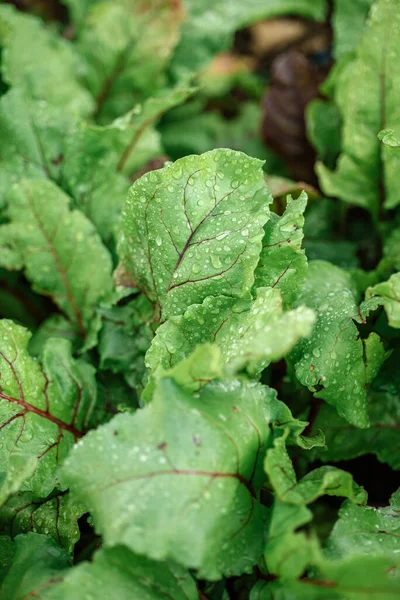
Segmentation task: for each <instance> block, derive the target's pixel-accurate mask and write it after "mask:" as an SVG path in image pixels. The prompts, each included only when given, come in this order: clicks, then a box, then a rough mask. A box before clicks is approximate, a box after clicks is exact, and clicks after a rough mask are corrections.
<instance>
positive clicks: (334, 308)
mask: <svg viewBox="0 0 400 600" xmlns="http://www.w3.org/2000/svg"><path fill="white" fill-rule="evenodd" d="M299 301H300V302H302V303H304V304H306V306H309V307H310V308H312V309H314V310H315V311H316V313H317V322H316V324H315V326H314V329H313V332H312V334H311V336H310V337H309V338H307V339H305V340H302V341H301V342H300V343H299V344H298V345H297V346H296V348H295V349H294V350H293V352H292V353H291V356H290V360H291V362H292V363H293V365H294V367H295V372H296V376H297V377H298V379H299V381H300V382H301V383H302V384H303V385H306V386H307V387H308V388H309V389H310V390H311V391H313V392H314V395H315V396H316V397H317V398H323V399H324V400H326V402H328V403H329V404H332V405H333V406H334V407H335V408H336V410H337V411H338V413H339V415H341V416H342V417H344V418H345V419H346V420H347V421H348V422H349V423H351V424H352V425H355V426H357V427H367V426H368V424H369V419H368V412H367V387H368V385H369V383H370V382H371V381H372V379H373V378H374V376H375V375H376V373H377V372H378V370H379V367H380V366H381V364H382V362H383V360H384V359H385V350H384V347H383V345H382V343H381V342H380V339H379V337H378V335H377V334H376V333H371V335H370V336H369V337H368V338H367V339H366V340H361V339H360V338H359V334H358V330H357V327H356V325H355V323H354V320H355V319H357V318H358V315H359V307H358V305H357V302H356V298H355V290H354V284H353V282H352V280H351V277H350V275H349V274H348V273H346V272H345V271H343V270H342V269H340V268H339V267H335V266H334V265H331V264H329V263H327V262H324V261H314V262H311V263H310V264H309V269H308V277H307V282H306V287H305V290H304V292H303V294H302V296H301V297H300V299H299Z"/></svg>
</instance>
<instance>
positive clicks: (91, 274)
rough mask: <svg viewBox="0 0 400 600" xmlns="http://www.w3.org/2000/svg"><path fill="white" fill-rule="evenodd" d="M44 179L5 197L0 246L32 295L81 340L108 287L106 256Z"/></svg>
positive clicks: (95, 237) (64, 197) (90, 229)
mask: <svg viewBox="0 0 400 600" xmlns="http://www.w3.org/2000/svg"><path fill="white" fill-rule="evenodd" d="M69 204H70V198H69V197H68V196H67V195H66V194H65V193H64V192H62V191H61V189H60V188H58V187H57V186H56V185H55V184H53V183H51V182H50V181H46V180H23V181H21V182H20V183H19V184H17V185H16V186H14V187H13V189H12V191H11V192H10V194H9V209H8V215H9V218H10V223H9V224H5V225H2V226H1V228H0V232H1V238H2V240H1V243H2V245H3V246H4V247H5V248H7V249H10V250H11V252H12V253H13V256H14V258H13V260H14V265H13V266H14V268H15V266H16V267H17V268H21V267H24V269H25V275H26V277H27V278H28V280H29V281H31V283H32V284H33V287H34V289H35V290H36V291H38V292H39V293H41V294H45V295H47V296H50V297H51V298H52V299H53V301H54V302H55V303H56V304H58V306H59V307H60V308H61V309H62V310H63V311H64V312H65V313H66V315H67V316H68V317H69V318H70V320H71V321H72V322H73V323H74V324H75V325H76V326H77V328H78V330H79V333H80V336H81V337H84V336H85V335H86V333H87V329H88V327H89V325H90V322H91V320H92V319H93V316H94V312H95V309H96V306H97V304H98V303H99V302H100V300H101V299H103V298H106V297H107V296H108V295H109V294H110V292H111V288H112V278H111V257H110V255H109V253H108V251H107V249H106V248H105V247H104V246H103V244H102V243H101V240H100V238H99V236H98V234H97V232H96V231H95V229H94V227H93V225H92V224H91V223H90V221H89V220H88V219H87V218H86V217H85V216H84V215H83V214H82V213H81V212H79V211H78V210H72V211H71V210H70V206H69Z"/></svg>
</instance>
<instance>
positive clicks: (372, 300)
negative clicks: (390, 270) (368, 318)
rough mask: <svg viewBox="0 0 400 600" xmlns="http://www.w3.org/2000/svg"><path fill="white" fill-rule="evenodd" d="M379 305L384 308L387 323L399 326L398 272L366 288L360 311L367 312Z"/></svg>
mask: <svg viewBox="0 0 400 600" xmlns="http://www.w3.org/2000/svg"><path fill="white" fill-rule="evenodd" d="M379 305H382V306H383V307H384V308H385V311H386V314H387V317H388V321H389V325H391V326H392V327H396V328H397V329H398V328H400V273H396V274H395V275H392V276H391V277H390V279H389V280H388V281H383V282H382V283H378V284H377V285H375V286H373V287H369V288H368V289H367V291H366V292H365V303H364V304H362V305H361V307H360V310H361V313H362V314H368V313H369V311H370V310H375V309H376V308H377V307H378V306H379Z"/></svg>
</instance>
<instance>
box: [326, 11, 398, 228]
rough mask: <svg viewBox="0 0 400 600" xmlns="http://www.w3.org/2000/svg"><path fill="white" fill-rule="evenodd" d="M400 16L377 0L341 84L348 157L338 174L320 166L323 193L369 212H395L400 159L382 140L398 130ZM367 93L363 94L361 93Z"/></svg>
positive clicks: (343, 158)
mask: <svg viewBox="0 0 400 600" xmlns="http://www.w3.org/2000/svg"><path fill="white" fill-rule="evenodd" d="M399 26H400V13H399V11H398V10H396V2H393V0H377V2H376V3H375V4H374V10H372V11H371V15H370V19H369V22H368V26H367V28H366V29H365V32H364V34H363V36H362V38H361V41H360V44H359V46H358V48H357V51H356V57H355V59H354V60H353V61H347V63H346V64H345V65H344V67H343V68H342V69H341V71H340V73H338V75H337V77H336V79H335V82H336V90H335V101H336V103H337V106H338V107H339V110H340V113H341V116H342V119H343V134H342V148H343V150H342V154H341V155H340V157H339V160H338V164H337V169H336V170H335V171H329V170H328V169H327V168H326V167H325V166H324V165H322V164H319V165H317V172H318V175H319V178H320V183H321V186H322V189H323V191H324V192H325V193H326V194H328V195H330V196H336V197H338V198H340V199H341V200H344V201H345V202H349V203H350V204H356V205H358V206H362V207H364V208H366V209H368V210H369V211H370V212H371V213H372V215H374V217H377V216H378V213H379V211H380V208H382V207H383V208H387V209H390V208H394V207H395V206H397V204H398V202H399V199H398V193H397V173H398V168H397V166H398V159H397V158H396V157H394V156H393V155H392V154H391V152H390V150H388V149H387V148H385V146H383V145H382V144H381V143H380V142H379V140H378V138H377V135H378V133H379V132H380V131H381V130H382V129H386V128H395V127H396V125H397V96H398V91H397V90H398V88H399V83H398V79H397V78H396V76H394V77H393V73H396V65H397V63H398V57H399V46H398V44H397V40H396V35H395V33H394V32H395V31H396V30H397V28H398V27H399ZM360 90H363V93H360Z"/></svg>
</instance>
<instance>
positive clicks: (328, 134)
mask: <svg viewBox="0 0 400 600" xmlns="http://www.w3.org/2000/svg"><path fill="white" fill-rule="evenodd" d="M306 123H307V134H308V138H309V140H310V142H311V143H312V145H313V146H314V148H315V150H316V151H317V154H318V157H319V159H320V160H322V161H323V162H324V163H325V164H326V165H327V166H328V167H329V168H333V167H334V164H335V161H336V158H337V156H338V155H339V154H340V150H341V139H340V134H341V125H342V123H341V119H340V113H339V111H338V108H337V106H335V104H334V103H333V102H329V101H327V100H322V99H321V98H316V99H315V100H312V101H311V102H309V103H308V104H307V106H306Z"/></svg>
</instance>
